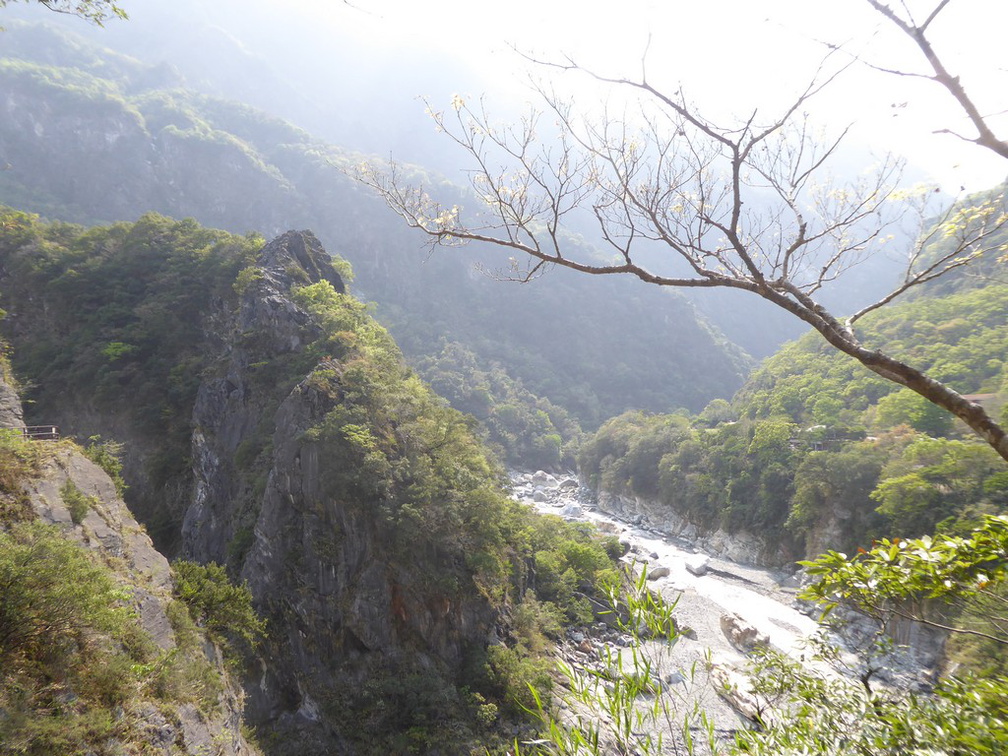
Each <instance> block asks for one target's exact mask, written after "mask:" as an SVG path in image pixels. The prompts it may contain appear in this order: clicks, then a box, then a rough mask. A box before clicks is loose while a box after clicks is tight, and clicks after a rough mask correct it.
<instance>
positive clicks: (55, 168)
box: [0, 25, 748, 427]
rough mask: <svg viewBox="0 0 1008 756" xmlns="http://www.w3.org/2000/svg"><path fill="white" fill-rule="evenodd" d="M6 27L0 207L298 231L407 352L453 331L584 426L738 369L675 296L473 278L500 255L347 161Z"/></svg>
mask: <svg viewBox="0 0 1008 756" xmlns="http://www.w3.org/2000/svg"><path fill="white" fill-rule="evenodd" d="M5 35H6V36H5V41H8V40H9V41H10V43H9V44H8V45H7V46H6V47H5V51H6V52H7V55H8V57H7V58H5V59H4V61H3V62H2V64H0V85H2V87H3V91H4V92H5V93H6V97H5V100H4V103H5V105H4V107H5V110H4V113H5V118H4V120H3V124H2V125H0V157H2V159H3V160H4V161H5V163H6V164H7V170H5V171H3V172H0V201H3V202H5V203H7V204H10V205H12V206H16V207H19V208H21V209H25V210H29V211H33V212H40V213H42V214H44V215H45V216H46V217H49V218H53V219H56V218H58V219H63V220H69V221H73V222H84V223H91V222H96V221H110V220H119V219H135V218H136V217H138V216H139V215H141V214H142V213H144V212H147V211H149V210H152V211H156V212H161V213H165V214H168V215H172V216H174V217H193V218H195V219H196V220H198V221H200V222H201V223H204V224H207V225H211V226H214V227H219V228H224V229H227V230H231V231H235V232H238V233H246V232H247V231H248V230H249V229H257V230H259V231H261V232H263V233H265V234H267V235H270V234H275V233H279V232H280V231H281V230H283V229H287V228H307V227H310V228H312V229H313V230H314V232H315V233H316V234H317V235H318V237H319V238H320V239H321V240H322V241H323V243H324V244H325V245H326V247H327V248H329V249H331V250H333V251H336V252H338V253H339V254H340V255H341V256H343V257H344V258H346V259H347V260H349V261H350V262H351V263H352V264H353V267H354V270H355V271H356V274H357V284H356V285H357V291H358V293H359V295H361V296H362V297H364V298H367V299H369V300H371V301H373V302H375V303H376V311H375V312H376V316H377V317H378V318H379V319H380V320H381V321H382V322H383V323H385V324H386V325H387V326H388V327H389V328H390V330H391V331H392V333H393V335H394V336H395V338H396V340H397V341H398V342H399V343H400V344H401V346H402V348H403V349H404V351H405V352H406V354H407V355H408V356H409V357H411V358H419V357H421V356H434V355H437V354H439V353H440V352H441V351H442V349H443V342H444V341H447V342H458V343H460V344H462V345H463V347H464V348H466V349H468V350H470V351H472V352H473V353H474V354H475V355H476V357H477V359H478V361H479V364H480V365H481V367H482V369H484V370H489V369H491V366H492V364H493V363H498V364H500V365H502V366H503V369H504V370H506V371H507V372H508V373H509V374H510V375H511V376H512V377H513V378H515V379H518V380H520V381H521V382H522V383H523V385H524V386H525V387H526V388H527V389H528V390H529V391H530V392H532V393H533V394H535V395H538V396H540V397H544V398H547V399H549V400H550V401H551V402H552V403H554V404H556V405H558V406H560V407H562V408H564V409H565V410H567V411H568V412H570V413H571V414H573V415H574V416H575V417H576V418H577V420H578V421H579V422H580V423H582V424H583V425H584V426H587V427H595V426H597V425H598V424H599V423H600V422H601V421H602V420H604V419H605V418H606V417H609V416H611V415H613V414H616V413H618V412H622V411H624V410H627V409H631V408H644V409H648V410H652V411H668V410H671V409H674V408H677V407H685V408H687V409H691V410H694V411H695V410H699V409H700V408H702V407H703V406H704V405H705V404H706V403H707V402H708V401H709V400H710V399H711V398H714V397H716V396H728V395H730V394H731V392H732V391H733V390H734V389H735V388H737V387H738V386H739V385H740V383H741V379H742V376H743V374H744V372H745V371H746V369H747V368H748V361H747V359H746V357H745V356H744V354H743V353H742V352H741V351H740V350H738V349H737V348H734V347H732V346H731V345H730V344H729V343H727V342H726V341H725V340H724V339H723V337H720V336H718V335H717V333H716V332H715V331H714V330H713V329H712V328H710V327H709V326H707V325H705V323H704V321H703V320H702V319H700V318H699V317H698V316H697V314H696V312H695V310H694V309H693V307H692V306H691V305H689V304H688V303H687V302H686V301H685V300H684V299H683V298H682V297H680V296H679V295H677V294H676V293H673V292H669V291H664V290H658V289H654V288H652V287H646V286H640V285H635V282H633V281H630V280H623V279H617V278H612V277H581V276H578V275H575V274H572V273H570V272H568V271H559V270H558V271H553V272H551V273H550V274H549V275H547V276H544V277H543V278H541V279H538V280H536V281H534V282H532V283H530V284H528V285H524V286H518V285H507V284H503V283H501V282H499V281H495V280H492V277H490V276H487V275H485V274H483V273H480V272H479V270H480V269H481V268H482V269H489V270H495V269H499V268H506V267H507V261H506V260H502V259H500V258H497V257H495V256H494V255H493V254H491V253H489V252H484V251H480V250H476V249H473V250H470V251H467V253H466V254H465V255H464V256H463V255H458V256H455V255H446V254H445V255H443V254H438V255H434V256H430V257H428V256H425V255H424V253H423V252H422V251H420V250H419V249H418V246H419V244H420V242H419V240H418V239H417V238H416V237H414V236H412V235H410V233H409V232H408V230H407V229H404V228H402V227H401V226H400V225H399V224H398V222H397V219H395V218H394V216H393V217H390V214H389V211H388V210H387V209H386V208H385V207H384V206H383V205H380V204H379V203H378V202H377V201H376V200H375V199H373V198H371V197H369V196H368V195H366V194H364V193H363V191H362V190H361V189H360V187H358V186H357V185H356V184H355V183H354V182H353V181H352V180H351V179H349V178H348V177H347V176H346V175H345V174H344V173H343V171H342V168H343V167H345V166H347V165H350V164H352V163H353V162H354V161H357V160H359V159H360V157H359V156H357V155H354V154H351V153H347V152H345V151H343V150H340V149H338V148H336V147H332V146H329V145H326V144H325V143H323V142H320V141H318V140H316V139H314V138H312V137H311V136H309V135H308V134H307V133H306V132H304V131H301V130H299V129H297V128H295V127H293V126H291V125H290V124H288V123H286V122H284V121H281V120H278V119H276V118H273V117H271V116H269V115H266V114H264V113H263V112H261V111H257V110H254V109H252V108H250V107H247V106H244V105H240V104H237V103H234V102H229V101H224V100H219V99H215V98H213V97H209V96H206V95H201V94H197V93H194V92H192V91H190V90H185V89H179V88H172V76H173V74H172V73H171V71H170V70H167V71H166V70H164V69H162V68H157V67H151V66H145V65H142V64H140V63H138V62H136V61H131V60H130V59H128V58H125V57H124V56H121V55H115V54H109V53H107V52H105V51H102V50H100V49H97V48H95V47H94V46H93V45H89V44H88V43H86V42H84V41H82V40H79V39H75V38H73V37H71V36H69V35H67V34H66V33H61V32H54V31H50V30H47V29H44V28H38V27H21V26H15V25H11V27H10V28H9V29H8V31H7V32H5ZM21 35H26V37H25V38H22V36H21ZM22 39H26V40H27V41H20V42H19V41H18V40H22ZM17 55H20V56H23V57H16V56H17ZM39 61H42V62H39ZM54 61H59V62H60V64H61V65H60V66H59V67H53V66H52V65H51V64H52V63H53V62H54ZM166 86H167V87H168V88H165V87H166ZM411 170H413V171H414V175H415V177H416V178H417V180H419V181H423V182H424V183H426V184H430V185H433V186H437V187H439V188H440V190H441V191H444V192H447V193H448V194H449V195H451V196H457V197H458V198H459V199H460V200H466V199H468V198H467V195H466V194H465V193H464V192H463V191H462V190H461V189H459V188H457V187H454V186H452V185H451V184H449V183H447V182H445V181H444V180H443V179H441V178H439V177H437V176H433V175H428V174H426V173H425V172H423V171H422V170H421V169H418V168H414V169H411Z"/></svg>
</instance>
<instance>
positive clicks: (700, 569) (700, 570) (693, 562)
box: [686, 554, 710, 577]
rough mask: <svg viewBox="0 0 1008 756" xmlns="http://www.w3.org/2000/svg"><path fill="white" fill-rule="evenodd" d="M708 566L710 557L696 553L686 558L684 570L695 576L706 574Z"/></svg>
mask: <svg viewBox="0 0 1008 756" xmlns="http://www.w3.org/2000/svg"><path fill="white" fill-rule="evenodd" d="M708 567H710V557H708V556H707V555H706V554H696V555H695V556H692V557H690V558H689V559H687V560H686V571H687V572H688V573H689V574H691V575H696V576H697V577H700V576H701V575H706V574H707V569H708Z"/></svg>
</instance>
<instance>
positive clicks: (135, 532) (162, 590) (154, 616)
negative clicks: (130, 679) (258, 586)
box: [26, 442, 259, 756]
mask: <svg viewBox="0 0 1008 756" xmlns="http://www.w3.org/2000/svg"><path fill="white" fill-rule="evenodd" d="M38 443H46V442H38ZM67 481H71V482H72V483H73V484H74V485H75V486H76V487H77V488H78V489H79V490H80V492H81V493H82V494H84V495H85V496H89V497H93V498H92V499H91V505H90V508H89V510H88V511H87V513H86V514H85V516H84V517H83V518H81V519H80V522H79V524H75V523H74V522H73V518H72V517H71V516H70V512H69V510H68V509H67V506H66V504H65V503H64V502H63V497H62V495H61V493H60V489H61V488H63V486H64V485H65V484H66V483H67ZM26 493H27V494H28V498H29V501H30V503H31V506H32V508H33V509H34V510H35V513H36V515H37V516H38V518H39V519H40V520H41V521H43V522H46V523H48V524H51V525H57V526H59V527H60V528H61V529H62V530H63V531H64V533H65V535H66V537H67V538H70V539H72V540H75V541H77V542H78V543H80V544H81V545H82V546H84V547H85V548H89V549H91V550H93V551H95V552H97V553H99V554H100V555H102V557H104V558H105V560H106V562H107V563H110V564H114V565H119V566H118V567H117V569H116V577H117V578H118V579H119V580H120V581H121V582H122V583H123V584H124V585H125V586H126V587H127V588H128V589H129V591H130V593H131V594H132V597H133V604H134V607H135V608H136V610H137V614H138V616H139V618H140V624H141V626H142V627H143V629H144V630H145V631H146V632H147V633H148V634H149V635H150V636H151V638H152V639H153V641H154V642H155V644H157V645H158V647H160V648H161V649H163V650H165V651H171V650H172V649H175V648H176V641H175V633H174V631H173V630H172V627H171V623H170V622H169V620H168V616H167V613H166V607H167V605H168V604H169V603H170V602H171V600H172V598H171V591H172V584H171V573H170V570H169V567H168V561H167V560H166V559H165V558H164V556H162V555H161V554H160V553H159V552H158V551H157V550H155V548H154V546H153V544H152V543H151V540H150V538H149V537H148V536H147V534H146V533H145V532H144V530H143V528H141V526H140V525H139V524H138V523H137V521H136V520H135V519H133V516H132V515H131V514H130V512H129V510H128V509H127V508H126V504H125V503H124V502H123V501H122V499H120V498H119V496H118V495H117V493H116V489H115V485H114V484H113V483H112V481H111V479H110V478H109V477H108V475H106V473H105V472H104V471H103V470H102V469H101V468H99V467H98V466H97V465H95V464H94V463H93V462H91V461H90V460H89V459H87V458H86V457H84V456H83V455H81V454H80V453H79V452H77V451H73V450H69V449H59V450H58V451H57V452H56V453H55V454H53V455H52V456H51V457H49V458H48V459H46V460H45V461H44V462H43V464H42V468H41V470H40V471H39V475H38V477H37V478H35V479H34V480H32V481H30V482H29V483H28V484H26ZM211 652H212V654H213V655H212V657H211V662H212V663H213V664H214V665H215V666H216V668H217V669H218V672H219V673H220V674H221V675H222V677H225V679H226V676H225V673H224V671H223V667H222V666H221V661H220V659H219V657H218V656H217V654H216V651H215V650H213V649H212V647H211ZM242 710H243V696H242V695H241V693H240V692H238V691H237V690H235V689H234V688H232V687H229V686H225V688H224V690H223V691H222V692H221V696H220V699H219V700H218V707H217V710H216V711H215V712H214V714H213V715H211V716H207V715H204V714H203V713H201V712H200V711H199V710H198V709H197V708H196V707H195V706H193V705H192V704H181V705H177V706H173V707H171V711H170V712H169V711H168V710H167V709H166V708H165V705H164V704H161V705H160V706H155V705H153V704H151V703H143V702H142V703H139V704H138V705H137V709H136V711H135V712H134V715H135V717H136V718H137V728H138V731H139V733H141V734H142V738H143V742H145V743H146V744H149V745H152V746H154V747H155V749H160V750H155V751H154V752H156V753H165V754H169V753H171V754H175V753H178V754H180V755H184V756H202V755H203V754H207V753H211V752H212V753H215V754H219V756H255V754H258V753H259V752H258V751H257V750H256V749H254V748H252V746H250V745H249V743H248V742H247V741H246V740H245V737H244V735H243V734H242V732H241V721H242ZM115 746H116V744H115V743H110V747H115ZM116 752H118V748H116Z"/></svg>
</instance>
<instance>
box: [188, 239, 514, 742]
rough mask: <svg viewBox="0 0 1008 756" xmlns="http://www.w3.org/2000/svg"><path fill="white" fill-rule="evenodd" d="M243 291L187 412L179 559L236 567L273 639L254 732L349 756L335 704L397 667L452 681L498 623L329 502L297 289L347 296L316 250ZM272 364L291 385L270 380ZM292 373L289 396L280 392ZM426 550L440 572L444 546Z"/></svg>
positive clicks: (262, 272)
mask: <svg viewBox="0 0 1008 756" xmlns="http://www.w3.org/2000/svg"><path fill="white" fill-rule="evenodd" d="M249 278H250V279H251V281H250V283H249V284H248V285H247V287H246V288H245V289H244V291H243V292H242V294H241V301H240V304H239V307H238V308H237V310H236V311H232V312H231V313H230V314H221V318H220V320H218V321H217V322H216V323H215V326H214V327H215V328H216V329H218V333H219V334H220V335H221V349H222V352H221V355H220V359H219V361H218V363H217V365H216V366H215V367H214V368H213V369H212V371H211V372H212V373H214V375H212V376H210V377H207V378H206V379H205V380H204V381H203V383H202V384H201V386H200V389H199V393H198V396H197V400H196V404H195V408H194V411H193V429H194V430H193V450H192V460H193V467H194V478H195V485H194V495H193V500H192V505H191V507H190V508H189V510H188V512H187V513H186V517H185V522H184V525H183V549H184V553H185V554H187V555H188V556H189V557H191V558H194V559H197V560H199V561H211V560H215V561H220V562H223V561H228V560H230V561H231V563H232V564H233V565H235V567H236V568H237V569H240V574H241V576H242V578H243V579H244V580H246V581H247V582H248V585H249V587H250V588H251V590H252V593H253V596H254V597H255V600H256V603H257V606H258V607H259V609H260V610H261V611H262V613H263V614H264V616H266V617H267V618H268V620H269V621H270V623H271V625H272V627H273V628H274V632H273V633H272V634H271V638H270V639H269V640H268V641H267V644H266V648H265V649H264V652H263V658H264V661H263V662H262V663H261V666H260V668H259V669H258V670H257V671H256V672H255V673H254V675H253V677H252V678H251V679H250V684H249V685H248V686H247V690H248V693H249V717H250V719H251V721H252V722H253V723H255V724H257V725H259V726H266V727H269V728H271V729H274V730H277V731H279V732H282V733H290V732H291V731H293V730H296V732H297V743H298V745H297V748H298V752H299V753H314V752H318V753H324V752H331V749H332V748H333V747H334V745H333V744H334V743H336V744H338V746H335V747H338V748H339V750H341V751H350V750H352V746H351V745H349V744H348V743H347V742H346V740H345V739H344V738H343V736H342V735H341V734H340V733H341V731H345V730H346V728H347V722H345V721H342V718H345V716H346V712H345V711H343V712H341V711H340V708H341V707H340V705H339V702H341V701H345V699H346V698H347V697H348V696H349V697H351V698H352V697H353V694H352V693H349V691H352V690H354V689H358V688H360V687H361V686H364V685H365V684H366V683H367V682H368V681H369V679H370V680H373V679H376V678H382V677H384V676H387V675H388V674H389V673H390V672H391V671H392V670H396V669H400V670H403V674H412V673H414V672H415V670H417V669H420V668H426V669H428V670H430V671H431V674H432V675H434V676H441V677H448V678H449V679H450V678H453V677H455V676H456V675H457V674H458V671H459V669H460V668H461V666H462V664H463V662H464V661H465V658H464V657H465V653H466V650H467V649H468V648H470V647H482V646H484V645H485V644H486V638H487V634H488V631H489V628H490V626H491V624H492V620H493V617H494V615H493V612H492V611H491V609H490V606H489V604H488V603H487V601H486V600H485V599H484V598H483V597H481V596H479V595H478V594H475V593H473V592H471V591H463V592H461V594H460V593H459V592H458V591H453V590H446V589H445V588H444V587H441V586H438V585H437V584H436V583H435V584H434V585H432V584H431V581H430V580H429V579H428V577H429V576H428V575H426V574H424V573H425V568H424V565H423V564H422V563H420V564H418V563H417V562H415V561H413V560H411V559H410V558H409V557H408V556H406V555H403V554H401V553H398V552H397V551H396V549H395V548H393V544H394V543H395V539H396V537H397V536H396V534H395V532H394V528H393V527H390V525H389V524H388V523H387V522H385V521H383V519H382V517H381V516H380V513H379V512H378V511H376V510H374V509H369V508H368V507H365V506H361V505H360V503H359V502H352V501H346V500H340V499H338V498H336V497H334V496H332V495H331V494H330V493H328V492H327V491H326V486H325V485H324V478H325V476H326V475H332V474H339V473H340V471H339V470H336V471H334V470H333V469H332V467H333V465H334V461H333V460H332V459H327V458H326V454H325V452H324V450H323V449H322V446H321V444H320V443H319V442H318V441H313V440H310V433H309V432H310V431H311V429H312V428H314V427H316V426H318V425H319V424H320V423H322V422H323V421H324V419H325V418H326V416H327V414H328V413H329V412H330V411H332V410H333V409H334V408H335V407H336V406H337V405H338V404H339V402H340V398H341V391H340V389H339V388H338V387H337V388H335V389H333V388H332V387H330V386H325V385H320V384H319V382H318V381H317V380H313V379H311V378H304V377H303V376H304V375H305V374H307V373H308V372H310V371H311V370H312V368H314V367H315V364H313V363H314V361H315V360H316V359H317V358H316V357H312V356H310V355H309V354H306V347H307V346H308V345H309V344H311V343H312V342H313V341H314V340H316V339H317V338H318V337H319V335H320V328H319V325H318V324H317V323H316V322H315V320H314V319H313V317H312V315H311V314H310V313H308V312H307V311H306V310H305V309H303V308H302V307H301V306H299V305H298V304H296V303H295V302H294V301H293V299H292V297H291V289H292V287H293V286H295V284H305V283H316V282H318V281H328V282H329V283H330V284H332V286H333V288H334V289H335V290H336V291H339V292H342V291H343V283H342V281H341V280H340V278H339V276H338V274H337V273H336V272H335V271H334V270H333V268H332V265H331V263H330V259H329V257H328V255H327V254H326V253H325V251H324V250H323V249H322V248H321V246H320V245H319V243H318V241H317V240H316V239H315V237H314V236H312V235H311V234H310V233H307V232H288V233H286V234H284V235H283V236H281V237H279V238H278V239H276V240H274V241H273V242H271V243H270V244H268V245H267V246H266V247H265V248H264V249H263V251H262V253H261V254H260V256H259V258H258V260H257V261H256V265H255V273H254V274H253V275H250V276H249ZM322 360H323V363H324V364H325V365H327V366H329V367H330V368H332V369H333V370H334V372H336V373H337V374H338V373H339V372H340V371H341V370H342V369H343V368H342V366H340V365H339V364H338V363H337V362H336V361H335V360H334V359H333V358H332V357H330V356H328V355H323V356H322ZM278 364H283V365H286V369H285V371H284V376H283V377H282V378H281V377H280V376H279V375H278V374H277V373H276V372H271V373H269V379H268V380H264V375H263V371H264V370H266V369H267V366H269V365H273V366H276V365H278ZM299 370H300V374H301V376H302V379H301V380H299V381H298V380H297V379H296V378H295V382H296V385H294V387H293V390H290V391H289V393H287V395H286V396H284V397H282V398H280V396H279V394H278V392H277V389H278V386H280V385H283V383H282V381H283V380H288V381H289V380H290V379H291V377H292V376H296V375H297V374H298V371H299ZM274 381H276V382H274ZM337 382H338V381H337ZM284 391H286V390H284ZM281 393H283V392H281ZM250 450H251V451H250ZM253 457H254V459H253ZM250 460H252V461H250ZM425 548H426V549H427V550H428V551H431V552H432V554H433V558H434V559H437V558H438V546H437V544H429V545H427V546H426V547H425ZM437 569H443V568H442V567H441V566H436V567H435V568H434V569H432V571H434V570H437ZM410 670H412V671H413V672H410ZM376 671H378V674H375V673H376Z"/></svg>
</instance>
